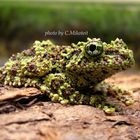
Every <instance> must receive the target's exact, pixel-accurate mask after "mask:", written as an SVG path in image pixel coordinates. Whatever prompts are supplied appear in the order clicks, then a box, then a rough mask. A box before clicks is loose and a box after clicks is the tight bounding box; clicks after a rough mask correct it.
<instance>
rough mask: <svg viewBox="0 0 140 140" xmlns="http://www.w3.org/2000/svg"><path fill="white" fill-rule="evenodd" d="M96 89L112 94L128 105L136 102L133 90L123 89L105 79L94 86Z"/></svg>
mask: <svg viewBox="0 0 140 140" xmlns="http://www.w3.org/2000/svg"><path fill="white" fill-rule="evenodd" d="M94 90H95V91H101V92H102V93H104V94H111V95H113V96H114V97H115V98H117V99H118V100H120V101H122V102H123V103H124V104H126V105H131V104H133V103H134V100H133V98H132V92H131V91H127V90H124V89H121V88H119V87H117V86H115V85H113V84H109V83H107V82H105V81H103V82H101V83H99V84H98V85H97V86H95V88H94Z"/></svg>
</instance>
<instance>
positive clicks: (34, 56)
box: [0, 40, 70, 85]
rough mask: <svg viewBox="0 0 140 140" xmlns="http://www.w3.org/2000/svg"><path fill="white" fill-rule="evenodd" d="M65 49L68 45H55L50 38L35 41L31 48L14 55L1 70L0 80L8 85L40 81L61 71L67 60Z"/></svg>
mask: <svg viewBox="0 0 140 140" xmlns="http://www.w3.org/2000/svg"><path fill="white" fill-rule="evenodd" d="M69 47H70V46H69ZM65 49H66V46H55V45H54V44H52V42H50V41H49V40H47V41H42V42H39V41H35V42H34V44H33V46H32V47H31V48H30V49H28V50H25V51H23V52H21V53H18V54H16V55H12V57H11V58H10V59H9V60H8V61H7V62H6V63H5V65H4V67H2V68H1V70H0V71H1V72H0V73H1V75H0V80H1V81H2V79H3V82H5V84H8V85H16V83H19V84H18V85H22V84H21V83H22V81H24V82H23V83H25V80H26V81H27V80H29V79H32V80H33V79H34V80H35V81H38V80H40V79H41V78H42V77H45V76H47V75H48V74H50V73H58V72H59V73H61V72H62V71H64V65H65V62H66V61H65V52H66V51H65ZM15 81H18V82H16V83H15Z"/></svg>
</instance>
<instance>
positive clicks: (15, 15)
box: [0, 1, 140, 65]
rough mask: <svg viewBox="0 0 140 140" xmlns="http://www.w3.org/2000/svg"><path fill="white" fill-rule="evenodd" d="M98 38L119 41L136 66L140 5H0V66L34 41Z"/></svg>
mask: <svg viewBox="0 0 140 140" xmlns="http://www.w3.org/2000/svg"><path fill="white" fill-rule="evenodd" d="M67 30H68V31H70V30H72V31H88V35H63V36H60V35H45V32H47V31H50V32H53V31H56V32H57V31H67ZM87 37H99V38H101V39H102V40H103V41H107V42H110V40H114V39H115V38H117V37H119V38H122V39H123V40H124V41H125V42H126V43H127V44H128V45H129V47H130V48H131V49H133V50H134V54H135V59H136V63H137V64H140V4H138V3H137V4H134V3H97V2H96V3H94V2H38V1H34V2H32V1H30V2H27V1H26V2H24V1H20V2H19V1H17V2H16V1H15V2H10V1H9V2H0V65H2V64H3V63H4V62H5V61H6V60H7V59H8V57H9V56H10V55H11V54H12V53H16V52H19V51H21V50H24V49H25V48H28V47H29V46H30V45H31V44H32V43H33V42H34V40H43V39H51V40H53V41H54V42H56V44H60V45H61V44H71V43H72V42H77V41H85V40H86V38H87Z"/></svg>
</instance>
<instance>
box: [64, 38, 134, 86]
mask: <svg viewBox="0 0 140 140" xmlns="http://www.w3.org/2000/svg"><path fill="white" fill-rule="evenodd" d="M71 54H72V55H71V57H70V59H69V62H68V64H67V65H66V69H67V71H68V73H69V75H70V76H71V78H73V81H75V83H77V85H78V86H87V85H91V84H97V83H99V82H100V81H102V80H104V79H105V78H107V77H109V76H111V75H112V74H114V73H116V72H119V71H122V70H125V69H127V68H129V67H131V66H132V65H133V64H134V58H133V52H132V50H130V49H128V47H127V45H126V44H125V43H124V42H123V40H122V39H118V38H117V39H116V40H115V41H111V43H110V44H107V43H105V42H102V41H101V40H100V39H96V38H93V39H90V38H88V40H87V42H79V43H78V44H74V45H73V51H72V52H71Z"/></svg>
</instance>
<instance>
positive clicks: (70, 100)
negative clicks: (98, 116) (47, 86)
mask: <svg viewBox="0 0 140 140" xmlns="http://www.w3.org/2000/svg"><path fill="white" fill-rule="evenodd" d="M50 99H51V101H53V102H59V103H61V104H77V105H80V104H81V105H82V104H83V105H90V106H94V107H96V108H100V109H102V110H104V111H105V112H106V113H109V114H110V113H112V112H115V109H116V108H115V106H114V105H111V104H108V103H107V102H106V100H105V99H106V96H105V95H87V94H81V93H79V91H76V92H75V93H73V94H71V95H69V96H67V95H59V94H53V93H51V94H50Z"/></svg>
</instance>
